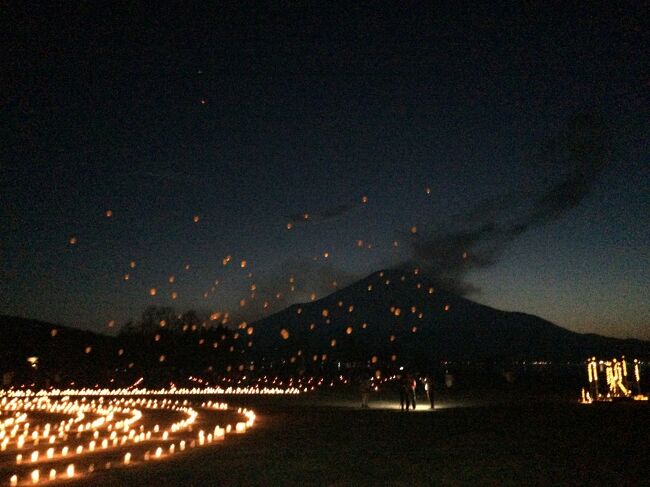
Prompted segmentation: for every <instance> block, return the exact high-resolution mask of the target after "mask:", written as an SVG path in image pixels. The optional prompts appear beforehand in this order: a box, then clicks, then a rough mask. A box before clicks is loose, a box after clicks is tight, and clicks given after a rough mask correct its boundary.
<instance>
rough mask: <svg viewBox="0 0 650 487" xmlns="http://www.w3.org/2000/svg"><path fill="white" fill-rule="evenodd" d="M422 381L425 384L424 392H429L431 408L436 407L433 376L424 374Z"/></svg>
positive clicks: (428, 397)
mask: <svg viewBox="0 0 650 487" xmlns="http://www.w3.org/2000/svg"><path fill="white" fill-rule="evenodd" d="M420 380H421V381H422V384H423V385H424V392H426V394H427V399H429V404H430V405H431V406H430V407H431V409H434V408H435V404H434V403H435V401H434V397H433V394H434V390H433V377H432V376H430V375H428V374H427V375H424V376H422V378H421V379H420Z"/></svg>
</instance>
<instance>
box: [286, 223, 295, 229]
mask: <svg viewBox="0 0 650 487" xmlns="http://www.w3.org/2000/svg"><path fill="white" fill-rule="evenodd" d="M286 227H287V230H291V229H292V228H293V223H291V222H289V223H287V225H286Z"/></svg>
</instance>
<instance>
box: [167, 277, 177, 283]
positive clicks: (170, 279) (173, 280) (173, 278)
mask: <svg viewBox="0 0 650 487" xmlns="http://www.w3.org/2000/svg"><path fill="white" fill-rule="evenodd" d="M167 282H169V284H174V283H175V282H176V276H169V277H168V278H167Z"/></svg>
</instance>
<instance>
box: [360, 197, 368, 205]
mask: <svg viewBox="0 0 650 487" xmlns="http://www.w3.org/2000/svg"><path fill="white" fill-rule="evenodd" d="M361 203H363V204H364V205H365V204H366V203H368V197H367V196H362V197H361Z"/></svg>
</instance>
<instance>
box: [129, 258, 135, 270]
mask: <svg viewBox="0 0 650 487" xmlns="http://www.w3.org/2000/svg"><path fill="white" fill-rule="evenodd" d="M129 267H130V268H131V269H135V260H132V261H131V262H129Z"/></svg>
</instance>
